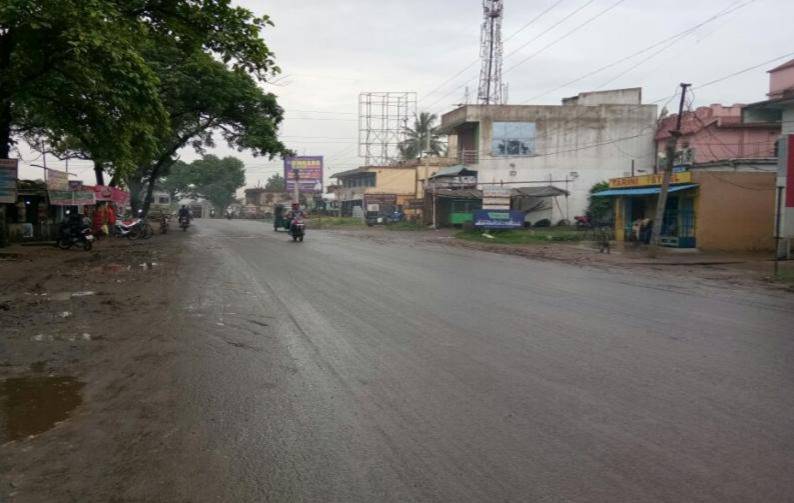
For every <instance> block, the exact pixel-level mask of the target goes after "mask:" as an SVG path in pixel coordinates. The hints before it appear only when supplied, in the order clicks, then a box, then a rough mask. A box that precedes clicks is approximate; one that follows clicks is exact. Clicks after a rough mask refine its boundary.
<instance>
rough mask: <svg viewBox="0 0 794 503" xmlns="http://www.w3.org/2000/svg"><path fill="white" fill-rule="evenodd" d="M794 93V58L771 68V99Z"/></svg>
mask: <svg viewBox="0 0 794 503" xmlns="http://www.w3.org/2000/svg"><path fill="white" fill-rule="evenodd" d="M792 95H794V59H792V60H791V61H789V62H788V63H783V64H782V65H780V66H778V67H776V68H772V69H771V70H769V92H768V93H767V96H769V99H770V100H776V99H780V98H785V97H787V96H789V97H790V96H792Z"/></svg>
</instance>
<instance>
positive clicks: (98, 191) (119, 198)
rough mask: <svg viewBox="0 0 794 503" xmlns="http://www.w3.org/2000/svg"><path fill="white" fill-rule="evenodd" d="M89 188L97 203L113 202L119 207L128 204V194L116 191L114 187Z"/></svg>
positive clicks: (98, 186) (96, 186) (95, 186)
mask: <svg viewBox="0 0 794 503" xmlns="http://www.w3.org/2000/svg"><path fill="white" fill-rule="evenodd" d="M91 188H92V189H93V190H94V194H95V195H96V200H97V201H113V202H114V203H116V204H121V205H124V204H127V203H129V202H130V193H129V192H125V191H123V190H121V189H117V188H116V187H108V186H106V185H94V186H93V187H91Z"/></svg>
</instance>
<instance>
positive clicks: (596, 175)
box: [443, 104, 657, 222]
mask: <svg viewBox="0 0 794 503" xmlns="http://www.w3.org/2000/svg"><path fill="white" fill-rule="evenodd" d="M451 114H454V115H450V114H447V115H445V116H444V119H443V120H444V123H445V124H450V123H452V121H453V120H454V121H466V122H469V123H471V122H478V123H479V132H480V134H479V146H480V151H479V156H478V158H477V159H476V162H473V163H469V162H467V163H466V164H467V165H469V166H470V167H471V169H474V170H477V171H478V172H479V175H478V181H479V182H480V183H483V182H529V181H546V182H548V183H549V184H551V185H555V186H557V187H560V188H563V189H566V190H568V191H569V192H570V193H571V195H570V197H568V198H563V197H560V198H558V200H557V202H558V203H559V204H555V207H554V209H553V211H552V217H551V220H552V221H555V222H556V221H557V220H560V219H563V218H564V219H568V220H572V219H573V217H574V216H577V215H582V214H584V212H585V210H586V208H587V203H588V194H589V191H590V188H591V187H592V186H593V185H594V184H596V183H599V182H603V181H606V180H608V179H610V178H616V177H622V176H628V175H630V174H631V161H632V159H634V160H635V165H636V168H637V169H638V170H640V169H641V170H645V172H647V173H650V172H652V171H653V165H654V163H655V150H654V140H653V138H654V133H655V131H656V117H657V107H656V105H601V106H579V105H570V104H569V105H566V106H535V105H529V106H509V105H502V106H488V107H486V106H466V107H462V108H461V109H458V110H456V111H454V112H452V113H451ZM493 122H534V123H535V127H536V139H535V153H536V155H533V156H512V157H498V156H493V155H492V154H493V153H492V152H491V133H492V125H493ZM615 140H617V141H615ZM513 173H514V174H513ZM566 177H568V178H569V181H568V182H567V183H566V182H564V180H565V178H566ZM574 177H575V179H574ZM522 185H528V186H531V185H533V184H529V183H514V184H513V185H512V186H514V187H517V186H522Z"/></svg>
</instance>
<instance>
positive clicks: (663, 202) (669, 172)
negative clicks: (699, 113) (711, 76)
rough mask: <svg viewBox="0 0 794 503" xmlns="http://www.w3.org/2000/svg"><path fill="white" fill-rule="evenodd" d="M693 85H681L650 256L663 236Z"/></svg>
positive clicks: (669, 139)
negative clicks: (684, 119) (688, 99)
mask: <svg viewBox="0 0 794 503" xmlns="http://www.w3.org/2000/svg"><path fill="white" fill-rule="evenodd" d="M691 85H692V84H681V101H680V103H679V104H678V117H677V119H676V123H675V129H673V130H671V131H670V138H668V139H667V145H666V146H665V155H666V156H667V159H665V165H664V171H663V172H662V187H661V189H659V201H658V202H657V203H656V217H655V218H654V219H653V229H652V233H651V246H650V249H649V252H650V255H651V256H655V255H656V253H657V252H658V249H659V240H660V238H661V235H662V225H663V224H664V210H665V208H666V207H667V194H668V193H669V191H670V179H671V178H672V176H673V167H674V166H675V149H676V147H677V145H678V138H679V137H680V136H681V120H682V119H683V114H684V102H685V100H686V90H687V88H689V87H690V86H691Z"/></svg>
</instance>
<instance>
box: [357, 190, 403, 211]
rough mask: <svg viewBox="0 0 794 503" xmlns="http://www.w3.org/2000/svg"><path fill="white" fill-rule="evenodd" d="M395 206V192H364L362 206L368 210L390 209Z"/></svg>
mask: <svg viewBox="0 0 794 503" xmlns="http://www.w3.org/2000/svg"><path fill="white" fill-rule="evenodd" d="M395 206H397V194H364V207H365V208H366V209H367V211H368V212H381V211H386V210H391V208H393V207H395Z"/></svg>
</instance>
